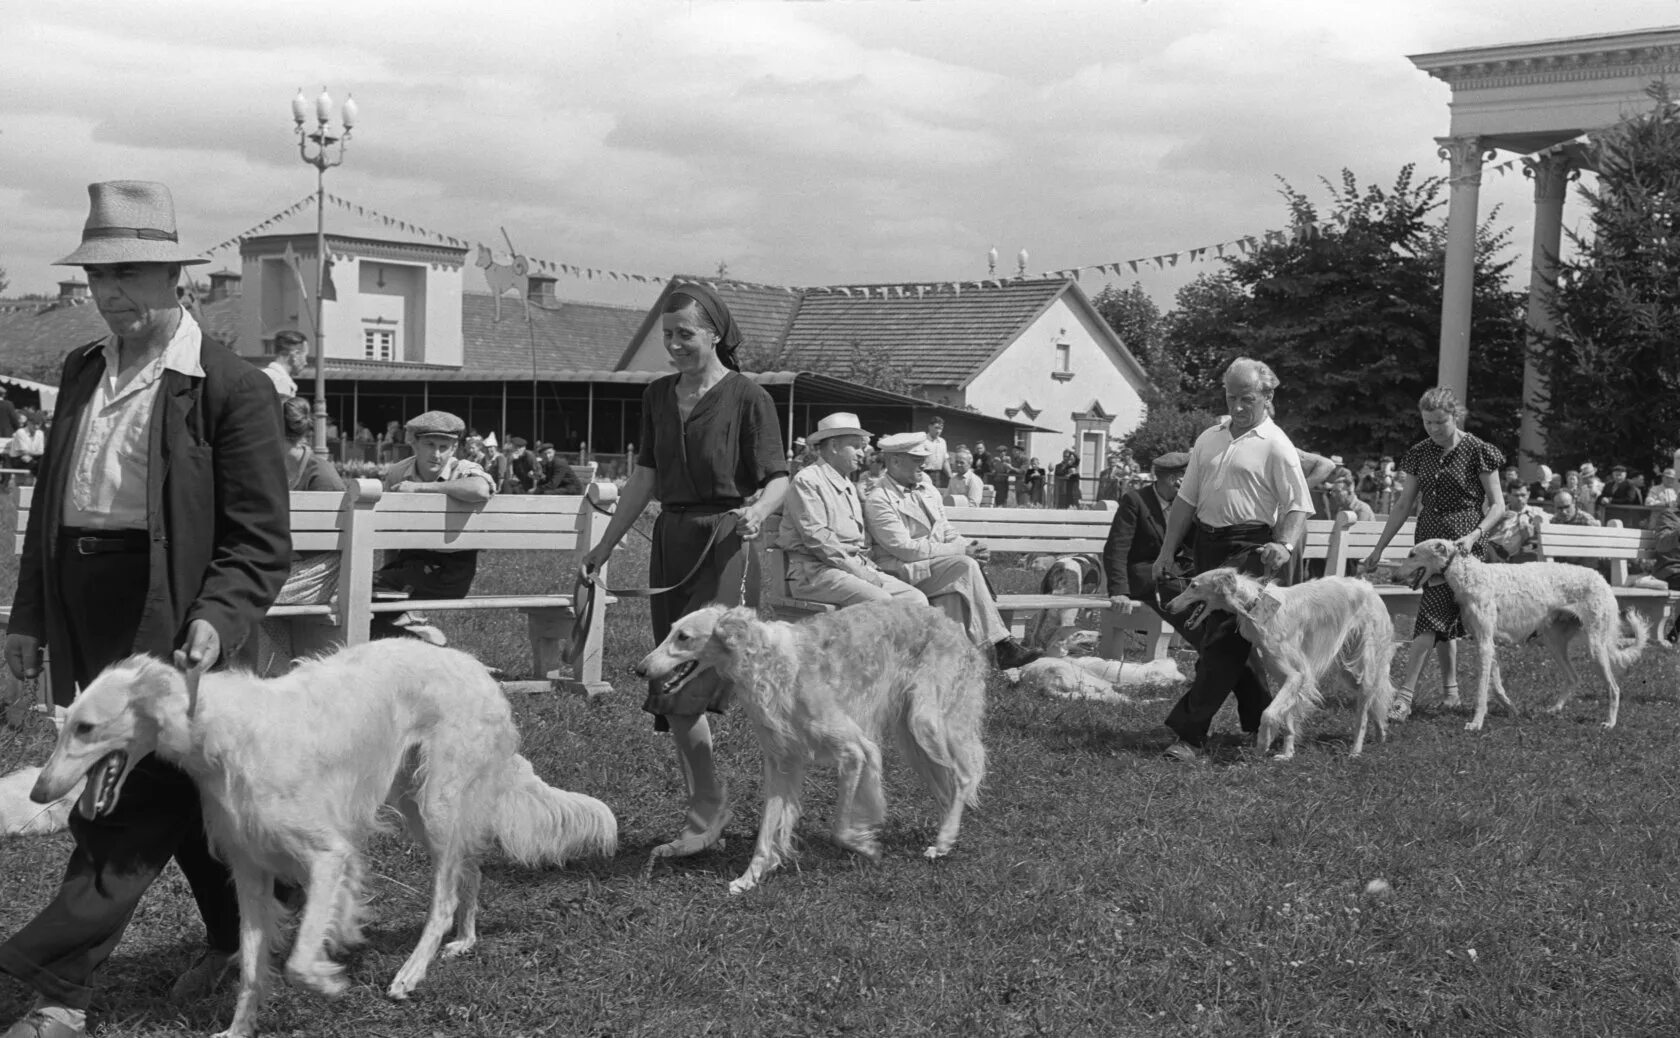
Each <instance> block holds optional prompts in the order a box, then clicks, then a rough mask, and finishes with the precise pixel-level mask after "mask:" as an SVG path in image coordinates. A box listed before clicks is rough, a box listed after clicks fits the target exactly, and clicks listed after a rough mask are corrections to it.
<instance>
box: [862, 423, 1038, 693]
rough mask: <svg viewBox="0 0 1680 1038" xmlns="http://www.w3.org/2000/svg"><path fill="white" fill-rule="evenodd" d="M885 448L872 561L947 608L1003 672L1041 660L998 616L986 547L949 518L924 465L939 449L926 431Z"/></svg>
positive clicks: (868, 504)
mask: <svg viewBox="0 0 1680 1038" xmlns="http://www.w3.org/2000/svg"><path fill="white" fill-rule="evenodd" d="M879 447H880V453H881V458H882V461H883V462H884V463H885V465H886V470H887V472H886V475H885V476H883V477H882V478H881V479H880V480H879V481H877V482H876V483H875V484H874V486H872V487H870V488H869V490H868V492H867V493H865V494H864V499H863V518H864V525H865V526H866V527H867V529H868V531H869V540H870V541H872V542H873V543H874V547H873V548H872V549H871V550H870V556H871V557H872V558H873V559H874V560H875V563H876V565H878V566H880V567H881V569H882V570H883V571H884V572H886V573H890V574H892V575H894V576H896V577H898V578H899V579H900V580H903V581H905V582H906V583H908V584H910V585H911V586H912V587H914V588H915V589H916V590H917V591H920V592H921V593H922V594H924V595H926V596H927V598H928V601H929V602H930V603H932V604H933V605H936V606H939V607H940V608H942V609H944V610H945V611H946V612H947V613H948V614H950V616H951V618H952V619H953V620H956V621H957V622H958V623H960V624H962V625H963V629H964V630H965V631H967V632H968V638H969V640H970V641H972V642H973V643H974V644H975V645H977V646H979V647H980V648H982V649H985V648H988V647H990V648H993V649H994V650H995V656H994V658H995V659H996V660H997V665H998V667H999V668H1000V669H1004V670H1007V669H1009V668H1011V667H1024V666H1026V665H1027V664H1029V663H1031V662H1032V661H1033V660H1035V659H1037V658H1038V656H1039V654H1038V653H1036V652H1034V651H1032V650H1031V649H1028V648H1027V647H1026V646H1024V645H1022V644H1021V643H1020V642H1018V641H1016V640H1015V638H1014V637H1013V636H1012V635H1011V634H1010V633H1009V625H1008V624H1007V623H1005V622H1004V620H1003V617H1002V615H1001V614H999V612H998V608H997V600H996V599H995V598H994V597H993V595H992V589H991V588H990V587H988V586H987V584H986V574H985V573H984V571H982V570H981V568H980V563H981V562H983V561H985V559H986V558H987V556H988V554H989V553H988V552H987V550H986V545H985V544H984V543H982V542H980V541H975V540H970V539H969V538H967V537H964V536H963V535H962V534H960V533H958V532H957V531H956V530H955V529H953V528H952V526H951V523H950V520H948V519H946V518H945V507H944V505H943V504H941V503H940V495H939V491H938V490H937V489H936V488H935V487H934V485H933V481H932V480H931V479H930V478H929V477H928V476H927V475H926V474H925V473H924V471H923V468H922V466H923V463H924V462H925V461H926V459H927V457H928V456H929V455H930V454H931V453H932V450H933V447H932V445H931V444H930V443H929V442H928V438H927V434H926V433H919V432H911V433H898V434H896V435H893V436H883V437H881V440H880V444H879ZM1001 456H1002V452H1001V451H1000V452H999V459H1001ZM994 463H995V462H994Z"/></svg>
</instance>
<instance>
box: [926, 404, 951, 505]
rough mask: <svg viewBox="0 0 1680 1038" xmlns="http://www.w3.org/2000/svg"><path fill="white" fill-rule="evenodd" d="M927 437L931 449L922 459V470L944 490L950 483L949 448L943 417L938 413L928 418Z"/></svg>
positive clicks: (934, 483) (935, 484)
mask: <svg viewBox="0 0 1680 1038" xmlns="http://www.w3.org/2000/svg"><path fill="white" fill-rule="evenodd" d="M927 438H928V445H929V446H930V447H931V448H932V449H931V450H930V451H929V452H928V456H927V457H926V458H923V459H922V471H923V472H926V473H927V474H928V478H929V479H930V480H932V481H933V485H934V486H936V487H938V488H939V489H940V490H944V489H945V488H946V487H948V486H950V485H951V450H950V447H949V445H948V444H946V442H945V419H943V418H941V417H939V416H938V415H934V416H933V417H932V418H930V419H928V423H927Z"/></svg>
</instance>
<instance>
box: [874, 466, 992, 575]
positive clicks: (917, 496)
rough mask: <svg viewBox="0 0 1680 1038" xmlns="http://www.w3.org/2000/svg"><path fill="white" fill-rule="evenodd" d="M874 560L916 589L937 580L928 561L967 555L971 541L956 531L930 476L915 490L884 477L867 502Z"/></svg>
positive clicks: (923, 479)
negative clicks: (946, 515) (914, 585)
mask: <svg viewBox="0 0 1680 1038" xmlns="http://www.w3.org/2000/svg"><path fill="white" fill-rule="evenodd" d="M863 519H864V525H865V526H867V527H868V528H869V539H870V542H871V544H872V546H871V548H870V551H869V554H870V557H871V558H873V559H874V560H875V562H876V564H877V565H879V566H880V567H881V569H883V570H885V571H886V572H888V573H891V574H893V575H894V576H896V577H900V578H902V579H904V580H906V581H909V582H910V583H912V584H915V583H918V582H920V581H923V580H926V579H927V578H928V577H930V576H932V567H930V566H929V565H928V560H929V559H937V558H943V557H944V556H947V555H964V554H967V551H968V544H969V540H968V538H966V537H964V536H963V535H962V534H960V533H958V532H957V531H956V530H954V529H953V528H952V527H951V522H950V520H948V519H946V518H945V506H944V505H942V504H941V503H940V500H939V491H938V490H937V489H935V488H934V486H933V483H932V482H930V481H929V480H928V478H927V477H926V476H923V477H922V478H921V482H920V483H918V484H917V485H916V488H915V489H914V490H911V489H907V488H905V487H903V486H901V485H900V484H899V483H898V481H897V480H895V479H893V478H892V477H891V476H883V477H882V478H881V479H880V481H879V482H877V483H876V484H875V486H874V487H873V488H871V489H870V491H869V492H868V493H867V494H865V495H864V498H863Z"/></svg>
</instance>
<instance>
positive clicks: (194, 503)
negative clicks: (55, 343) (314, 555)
mask: <svg viewBox="0 0 1680 1038" xmlns="http://www.w3.org/2000/svg"><path fill="white" fill-rule="evenodd" d="M103 341H104V340H103V339H101V340H99V341H98V342H93V343H90V344H89V345H86V346H82V347H80V348H78V349H76V350H73V351H71V353H70V355H69V356H68V357H67V358H65V361H64V372H63V375H62V377H61V378H60V380H59V397H58V406H57V408H56V409H55V411H54V415H53V424H52V430H51V431H50V432H49V433H48V435H47V449H46V454H45V455H44V456H43V457H42V460H41V473H40V479H39V482H38V483H37V485H36V488H35V496H34V498H33V500H32V501H31V505H30V509H29V525H28V527H27V529H26V530H25V533H24V540H23V554H22V557H21V558H20V559H19V564H18V565H19V568H18V586H17V594H16V595H15V597H14V598H13V599H12V616H11V626H10V631H11V633H14V634H27V635H32V636H34V637H36V638H39V639H41V640H42V641H43V642H44V643H45V645H46V648H47V649H48V651H49V652H50V653H52V654H53V655H54V656H57V657H58V658H60V659H64V658H66V656H67V654H68V653H69V651H70V649H69V647H68V631H67V628H66V626H65V611H66V609H70V608H74V609H84V608H88V604H87V603H79V602H75V603H66V602H65V601H64V600H63V599H62V598H61V597H60V589H59V587H58V581H57V580H56V579H54V574H55V573H56V570H57V553H58V551H59V544H58V536H57V533H58V528H59V526H60V525H61V523H62V520H63V515H64V505H65V498H66V494H67V492H68V489H69V481H70V470H71V469H72V467H73V464H74V461H75V459H74V458H73V456H72V454H73V452H74V449H75V439H76V432H77V429H78V428H79V427H80V425H81V422H82V412H83V410H84V409H85V408H86V407H87V405H88V402H89V401H90V400H91V399H92V397H93V393H94V390H95V389H96V388H97V387H98V385H99V380H100V379H101V378H103V377H104V374H105V355H104V351H103V350H101V348H100V346H101V343H103ZM199 366H200V367H201V368H203V369H204V376H203V377H202V378H201V377H197V376H192V375H183V374H181V373H180V372H178V371H171V370H169V369H167V368H166V369H164V371H163V375H162V378H161V379H159V381H158V385H157V388H156V390H155V392H156V393H157V398H156V400H155V402H154V403H153V405H152V421H151V428H150V430H149V440H148V443H149V450H150V459H149V462H148V464H147V485H146V502H147V509H146V511H147V515H148V516H149V519H148V532H149V533H150V534H151V577H150V588H149V589H148V592H147V595H146V605H145V609H144V612H143V613H142V615H141V619H140V626H139V630H138V631H137V632H136V634H135V638H134V651H135V652H143V653H150V654H152V655H155V656H158V657H161V658H163V659H168V658H169V657H170V653H171V652H172V651H173V650H174V649H176V648H177V647H179V646H180V644H181V642H182V639H183V638H184V637H185V634H186V630H187V625H188V624H190V623H191V622H192V621H193V620H200V619H202V620H208V621H209V622H210V625H211V626H212V627H214V628H215V629H216V634H217V635H218V636H219V637H220V639H221V655H222V659H223V660H227V659H229V658H231V657H232V655H233V651H234V649H236V648H237V647H238V646H239V644H240V643H241V642H243V641H244V640H245V638H246V636H247V635H249V634H250V632H251V630H252V628H253V627H254V626H255V624H256V623H257V621H259V620H261V619H262V617H263V614H264V613H265V612H267V611H268V607H269V606H270V605H271V604H272V603H273V601H274V597H275V595H277V594H279V591H280V586H281V584H283V583H285V580H286V574H287V571H288V569H289V567H290V565H291V557H292V538H291V509H290V495H289V493H288V491H287V489H286V468H285V461H284V448H283V446H282V444H281V442H280V424H281V423H280V402H279V398H278V397H277V396H276V395H275V393H274V383H272V382H270V381H269V379H268V376H267V375H264V374H263V373H262V372H261V371H259V370H258V369H257V368H255V367H253V366H252V365H250V364H248V363H246V362H245V361H243V360H241V359H240V358H239V357H238V356H236V355H235V354H234V353H233V351H232V350H229V349H228V348H227V347H226V346H223V345H222V344H221V343H219V342H216V341H215V340H213V339H211V338H209V337H208V336H206V337H205V338H204V340H203V344H202V347H201V349H200V355H199ZM51 671H52V683H53V688H52V693H53V701H54V702H56V703H60V704H65V705H68V704H69V702H70V700H71V698H72V697H73V695H74V693H75V687H74V674H73V671H72V668H70V667H68V666H57V667H53V668H51Z"/></svg>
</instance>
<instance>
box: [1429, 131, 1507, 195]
mask: <svg viewBox="0 0 1680 1038" xmlns="http://www.w3.org/2000/svg"><path fill="white" fill-rule="evenodd" d="M1435 143H1436V144H1437V145H1439V146H1440V150H1439V151H1438V152H1436V154H1438V155H1440V156H1441V157H1442V158H1443V159H1446V160H1447V162H1448V164H1449V165H1448V170H1449V172H1448V174H1447V184H1448V185H1450V186H1452V187H1457V186H1459V185H1461V184H1463V185H1468V186H1470V187H1480V186H1481V184H1482V163H1483V162H1485V161H1487V160H1488V159H1491V158H1493V157H1494V155H1496V154H1497V152H1496V151H1494V149H1492V148H1490V147H1488V146H1487V145H1485V144H1484V143H1483V138H1482V137H1480V136H1479V135H1477V134H1466V135H1464V136H1462V137H1437V138H1435Z"/></svg>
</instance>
